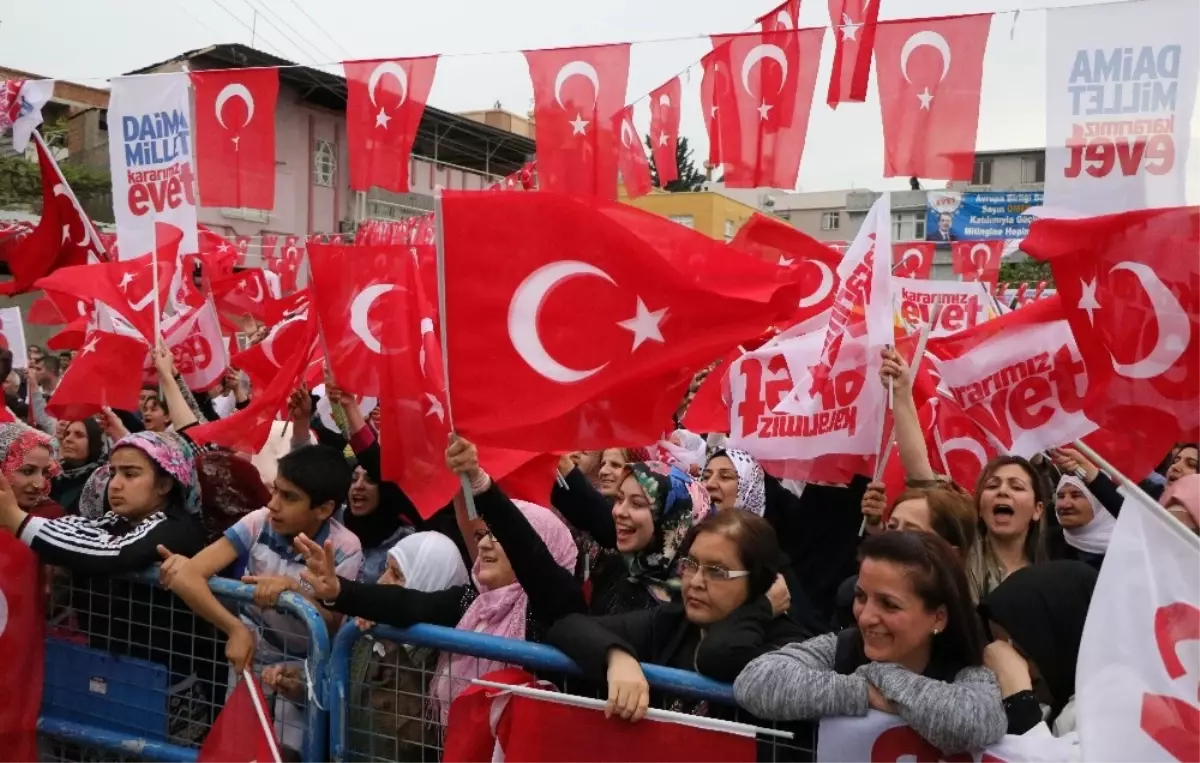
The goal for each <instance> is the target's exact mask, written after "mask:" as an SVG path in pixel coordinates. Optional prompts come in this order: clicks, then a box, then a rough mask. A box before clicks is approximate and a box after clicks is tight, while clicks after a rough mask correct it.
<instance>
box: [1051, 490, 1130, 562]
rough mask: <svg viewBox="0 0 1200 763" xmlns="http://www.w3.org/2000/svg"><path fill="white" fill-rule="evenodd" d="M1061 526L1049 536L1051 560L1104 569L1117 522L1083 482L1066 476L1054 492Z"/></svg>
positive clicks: (1054, 528)
mask: <svg viewBox="0 0 1200 763" xmlns="http://www.w3.org/2000/svg"><path fill="white" fill-rule="evenodd" d="M1054 514H1055V517H1056V518H1057V519H1058V524H1057V525H1053V524H1052V525H1051V526H1050V527H1049V529H1048V531H1047V533H1046V550H1047V554H1048V555H1049V556H1050V558H1051V559H1072V560H1074V561H1078V562H1084V563H1085V564H1089V565H1091V566H1092V567H1094V568H1095V569H1096V570H1099V569H1100V565H1101V564H1102V563H1103V562H1104V554H1105V553H1106V552H1107V551H1108V544H1109V541H1111V540H1112V534H1113V530H1114V529H1116V526H1117V519H1116V517H1115V516H1113V514H1112V513H1111V512H1110V511H1109V510H1108V509H1107V508H1105V506H1104V504H1102V503H1101V502H1100V499H1099V498H1097V497H1096V495H1095V494H1093V493H1092V491H1091V490H1090V489H1089V488H1088V485H1087V483H1085V482H1084V480H1083V479H1081V478H1079V477H1077V476H1075V475H1074V474H1064V475H1063V476H1062V477H1060V478H1059V480H1058V488H1057V489H1056V490H1055V492H1054Z"/></svg>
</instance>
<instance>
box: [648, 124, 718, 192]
mask: <svg viewBox="0 0 1200 763" xmlns="http://www.w3.org/2000/svg"><path fill="white" fill-rule="evenodd" d="M646 147H647V148H649V149H650V180H651V181H652V182H653V183H654V185H655V186H657V185H658V167H657V166H655V164H654V145H653V143H652V142H651V141H650V138H649V137H647V138H646ZM675 166H676V167H678V168H679V178H678V179H676V180H672V181H671V182H670V183H667V187H666V188H664V189H663V190H664V191H669V192H671V193H679V192H680V191H699V190H700V189H701V188H702V187H703V186H704V181H705V180H706V179H707V178H705V176H704V173H703V172H701V171H700V170H697V169H696V163H695V162H694V161H693V160H692V149H690V148H688V139H687V138H685V137H684V136H682V135H680V136H679V141H678V143H677V144H676V145H675Z"/></svg>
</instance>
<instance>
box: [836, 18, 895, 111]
mask: <svg viewBox="0 0 1200 763" xmlns="http://www.w3.org/2000/svg"><path fill="white" fill-rule="evenodd" d="M880 2H881V0H829V23H830V24H831V25H832V26H833V39H834V44H835V45H836V47H835V48H834V49H833V70H832V71H831V72H830V73H829V93H828V94H827V95H826V96H825V102H826V103H828V104H829V107H830V108H832V109H836V108H837V105H838V104H839V103H862V102H863V101H865V100H867V84H868V83H869V82H870V81H871V52H872V51H873V50H874V47H875V29H876V22H877V21H878V20H879V4H880Z"/></svg>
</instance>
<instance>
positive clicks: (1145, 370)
mask: <svg viewBox="0 0 1200 763" xmlns="http://www.w3.org/2000/svg"><path fill="white" fill-rule="evenodd" d="M1198 247H1200V207H1175V208H1169V209H1152V210H1151V209H1147V210H1138V211H1135V212H1126V213H1123V214H1117V215H1107V216H1104V217H1093V218H1081V219H1076V220H1035V221H1034V223H1033V225H1032V226H1031V227H1030V231H1029V235H1028V236H1027V237H1026V238H1025V241H1024V242H1023V243H1022V245H1021V248H1022V249H1023V250H1024V251H1026V252H1027V253H1028V254H1029V255H1030V256H1031V257H1034V258H1035V259H1039V260H1042V261H1047V262H1049V263H1050V268H1051V270H1052V271H1053V273H1054V281H1055V283H1056V284H1057V287H1058V293H1057V295H1056V296H1057V297H1058V298H1059V299H1061V302H1062V306H1063V308H1064V310H1065V312H1066V317H1067V320H1068V321H1069V322H1070V325H1071V330H1072V331H1073V332H1074V334H1075V338H1076V341H1077V342H1078V344H1079V349H1080V351H1081V353H1082V354H1083V360H1084V363H1085V364H1086V365H1087V375H1088V386H1087V392H1086V394H1085V397H1084V404H1083V405H1084V410H1085V411H1087V413H1088V416H1089V417H1090V418H1091V419H1092V420H1093V421H1095V422H1096V423H1097V424H1099V425H1100V426H1102V427H1104V428H1105V429H1106V430H1108V432H1110V433H1112V435H1110V436H1109V437H1108V438H1107V441H1104V440H1103V439H1102V438H1096V439H1095V441H1094V442H1093V440H1092V439H1089V442H1090V443H1091V444H1092V447H1094V448H1096V449H1097V452H1100V453H1101V455H1103V456H1104V457H1106V458H1108V459H1109V460H1110V461H1112V463H1113V465H1114V466H1116V467H1117V468H1119V469H1120V470H1121V471H1122V472H1124V473H1125V475H1126V476H1128V477H1130V478H1131V479H1133V480H1139V479H1141V478H1143V477H1145V476H1146V475H1147V474H1148V473H1149V472H1150V471H1151V470H1152V469H1153V468H1154V466H1155V465H1156V463H1157V461H1159V460H1160V459H1161V458H1162V455H1163V454H1164V453H1166V452H1167V450H1168V449H1169V448H1170V447H1171V445H1172V444H1173V443H1175V442H1179V441H1193V442H1194V441H1195V439H1196V435H1197V430H1200V407H1198V406H1197V405H1196V400H1197V399H1198V398H1200V325H1198V324H1200V319H1198V317H1197V315H1198V312H1200V293H1198V292H1197V284H1198V283H1200V262H1198V261H1197V259H1196V257H1194V256H1192V255H1193V254H1194V253H1195V252H1196V250H1197V248H1198ZM1053 299H1054V298H1053V297H1052V298H1049V299H1041V300H1037V301H1036V302H1032V303H1030V304H1029V305H1027V306H1026V307H1023V308H1021V310H1018V311H1017V312H1021V311H1024V310H1031V309H1037V308H1038V307H1039V306H1041V305H1044V304H1046V303H1048V302H1051V301H1052V300H1053ZM1005 317H1007V316H1005ZM1118 434H1120V436H1119V437H1118V436H1117V435H1118Z"/></svg>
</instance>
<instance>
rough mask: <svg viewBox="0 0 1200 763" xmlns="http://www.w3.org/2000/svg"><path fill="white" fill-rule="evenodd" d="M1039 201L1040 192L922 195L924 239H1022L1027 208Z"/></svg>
mask: <svg viewBox="0 0 1200 763" xmlns="http://www.w3.org/2000/svg"><path fill="white" fill-rule="evenodd" d="M1041 204H1042V192H1041V191H995V192H988V193H960V192H958V191H929V192H928V193H926V194H925V240H926V241H936V242H938V243H947V242H950V241H983V240H995V239H1022V238H1025V237H1026V236H1028V235H1029V223H1030V222H1031V221H1032V220H1033V218H1032V217H1030V216H1028V215H1026V214H1024V212H1025V210H1026V209H1028V208H1029V207H1036V206H1040V205H1041Z"/></svg>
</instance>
